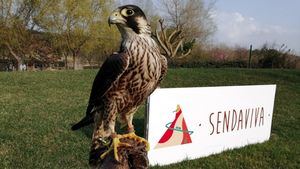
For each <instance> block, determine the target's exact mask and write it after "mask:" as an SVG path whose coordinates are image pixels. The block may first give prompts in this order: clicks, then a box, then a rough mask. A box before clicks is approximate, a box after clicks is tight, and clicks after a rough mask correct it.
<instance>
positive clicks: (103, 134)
mask: <svg viewBox="0 0 300 169" xmlns="http://www.w3.org/2000/svg"><path fill="white" fill-rule="evenodd" d="M108 23H109V25H111V24H115V25H116V26H117V28H118V30H119V32H120V33H121V38H122V39H121V45H120V50H119V51H118V52H115V53H113V54H112V55H111V56H109V57H108V58H107V59H106V60H105V62H104V63H103V65H102V66H101V68H100V70H99V72H98V74H97V75H96V77H95V80H94V82H93V86H92V90H91V94H90V98H89V102H88V106H87V110H86V116H85V117H84V118H83V119H82V120H81V121H80V122H78V123H77V124H75V125H74V126H73V127H72V129H73V130H77V129H79V128H81V127H83V126H85V125H88V124H90V123H93V122H94V131H93V136H92V148H91V154H90V160H91V156H95V155H93V153H95V151H96V149H97V148H98V147H99V146H102V145H105V144H107V143H106V140H107V138H112V143H111V148H110V150H109V151H114V154H115V159H116V160H118V155H117V152H116V151H117V148H118V146H120V145H122V143H121V142H120V141H119V139H120V138H121V137H122V135H118V134H117V133H116V131H115V124H116V120H117V119H119V120H120V123H121V124H123V125H125V126H127V131H128V133H127V136H130V137H133V138H135V139H136V140H139V141H141V142H146V140H145V139H143V138H141V137H138V136H136V135H135V134H134V125H133V124H132V120H133V115H134V113H135V112H136V110H137V108H138V106H139V105H140V104H141V103H142V102H144V101H145V100H146V98H147V97H148V96H149V95H150V94H151V93H152V92H153V91H154V90H155V89H156V88H157V86H158V85H159V84H160V82H161V80H162V79H163V77H164V76H165V74H166V71H167V60H166V58H165V57H164V56H163V55H161V53H160V50H159V47H158V45H157V43H156V41H155V40H154V39H153V38H152V37H151V28H150V25H149V24H148V21H147V19H146V16H145V14H144V12H143V11H142V10H141V9H140V8H139V7H138V6H135V5H126V6H121V7H118V8H117V9H115V10H114V11H113V12H112V14H111V15H110V16H109V19H108ZM147 145H148V143H147ZM105 154H107V153H104V154H103V155H102V156H101V157H103V156H104V155H105ZM90 162H91V161H90Z"/></svg>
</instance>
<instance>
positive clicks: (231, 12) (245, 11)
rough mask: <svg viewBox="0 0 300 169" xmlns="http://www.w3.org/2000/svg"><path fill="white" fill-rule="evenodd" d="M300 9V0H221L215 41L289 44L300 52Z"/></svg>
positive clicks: (230, 43) (218, 3)
mask: <svg viewBox="0 0 300 169" xmlns="http://www.w3.org/2000/svg"><path fill="white" fill-rule="evenodd" d="M207 1H209V0H207ZM299 8H300V1H299V0H218V1H217V2H216V6H215V9H214V12H213V18H214V20H215V22H216V24H217V32H216V34H215V35H214V38H213V39H214V42H215V43H224V44H227V45H230V46H235V45H240V46H244V47H247V46H249V45H250V44H253V45H254V47H255V48H259V47H261V45H263V44H264V43H265V42H268V43H270V44H272V43H276V44H278V45H281V44H286V45H287V46H288V48H291V49H294V50H295V52H296V53H297V54H300V9H299Z"/></svg>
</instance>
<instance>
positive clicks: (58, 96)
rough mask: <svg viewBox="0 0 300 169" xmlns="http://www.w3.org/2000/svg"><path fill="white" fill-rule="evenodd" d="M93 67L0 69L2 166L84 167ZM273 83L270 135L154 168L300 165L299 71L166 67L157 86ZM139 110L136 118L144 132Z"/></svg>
mask: <svg viewBox="0 0 300 169" xmlns="http://www.w3.org/2000/svg"><path fill="white" fill-rule="evenodd" d="M96 72H97V71H96V70H84V71H57V72H12V73H5V72H2V73H0V169H5V168H22V169H23V168H30V169H33V168H88V153H89V147H90V141H91V139H90V137H91V130H92V129H91V127H87V128H85V129H83V130H80V131H76V132H72V131H71V130H70V126H71V124H73V123H74V122H77V121H78V120H79V119H80V118H81V117H82V116H83V115H84V111H85V107H86V103H87V101H88V97H89V92H90V88H91V83H92V80H93V78H94V76H95V75H96ZM246 84H277V93H276V101H275V109H274V110H275V112H274V115H273V125H272V136H271V139H270V140H269V141H267V142H265V143H263V144H257V145H251V146H247V147H245V148H241V149H237V150H232V151H226V152H224V153H222V154H218V155H213V156H209V157H206V158H201V159H197V160H192V161H185V162H182V163H179V164H174V165H170V166H164V167H158V166H155V167H152V168H155V169H175V168H182V169H186V168H195V169H198V168H299V167H300V117H299V115H300V112H299V111H300V71H296V70H246V69H171V70H169V72H168V75H167V78H166V80H164V82H163V84H162V87H192V86H193V87H195V86H221V85H246ZM143 111H144V108H143V107H141V109H140V110H139V112H138V114H137V115H136V116H135V123H136V126H140V127H139V128H138V134H140V135H141V134H143V133H142V131H143V126H142V125H143Z"/></svg>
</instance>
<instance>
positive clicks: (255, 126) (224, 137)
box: [146, 85, 276, 165]
mask: <svg viewBox="0 0 300 169" xmlns="http://www.w3.org/2000/svg"><path fill="white" fill-rule="evenodd" d="M275 90H276V85H260V86H228V87H200V88H167V89H157V90H155V91H154V92H153V93H152V95H151V96H150V98H149V100H148V117H147V120H148V126H147V132H146V137H147V139H148V141H149V143H150V151H149V152H148V158H149V162H150V165H156V164H158V165H166V164H171V163H175V162H180V161H182V160H186V159H195V158H199V157H204V156H208V155H210V154H216V153H220V152H222V151H224V150H227V149H233V148H239V147H242V146H245V145H248V144H255V143H261V142H264V141H266V140H268V139H269V138H270V134H271V124H272V114H273V107H274V99H275Z"/></svg>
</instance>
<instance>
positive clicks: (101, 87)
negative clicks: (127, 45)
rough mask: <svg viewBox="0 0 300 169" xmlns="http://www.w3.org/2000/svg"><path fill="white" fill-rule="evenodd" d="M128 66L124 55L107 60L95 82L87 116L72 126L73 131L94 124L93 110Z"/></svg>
mask: <svg viewBox="0 0 300 169" xmlns="http://www.w3.org/2000/svg"><path fill="white" fill-rule="evenodd" d="M128 65H129V57H128V55H126V54H122V53H118V54H112V55H111V56H109V57H108V58H107V59H106V60H105V62H104V63H103V65H102V66H101V68H100V70H99V72H98V73H97V75H96V77H95V80H94V82H93V86H92V91H91V94H90V99H89V103H88V107H87V109H86V115H85V117H84V118H83V119H81V120H80V121H79V122H78V123H76V124H75V125H73V126H72V130H77V129H79V128H81V127H84V126H86V125H89V124H90V123H93V121H94V113H93V108H94V107H95V106H97V105H100V104H101V98H102V97H103V96H104V95H105V93H106V92H107V91H108V90H109V89H110V88H111V87H112V86H113V84H114V82H115V81H117V80H118V79H119V77H120V76H121V75H122V74H123V73H124V72H125V70H126V69H127V67H128Z"/></svg>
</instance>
